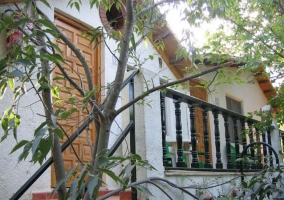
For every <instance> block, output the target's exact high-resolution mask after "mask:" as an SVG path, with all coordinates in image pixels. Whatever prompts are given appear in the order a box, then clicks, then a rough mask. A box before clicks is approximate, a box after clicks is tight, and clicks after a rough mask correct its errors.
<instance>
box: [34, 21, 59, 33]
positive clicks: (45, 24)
mask: <svg viewBox="0 0 284 200" xmlns="http://www.w3.org/2000/svg"><path fill="white" fill-rule="evenodd" d="M37 22H38V23H40V24H42V25H44V26H45V27H48V28H50V29H51V30H53V31H54V32H56V29H55V27H54V25H53V24H51V23H50V22H49V21H47V20H45V19H38V20H37Z"/></svg>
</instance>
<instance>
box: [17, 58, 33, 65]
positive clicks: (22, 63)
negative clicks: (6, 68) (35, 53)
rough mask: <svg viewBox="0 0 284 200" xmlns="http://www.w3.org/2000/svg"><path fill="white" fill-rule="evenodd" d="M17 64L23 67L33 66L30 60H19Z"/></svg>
mask: <svg viewBox="0 0 284 200" xmlns="http://www.w3.org/2000/svg"><path fill="white" fill-rule="evenodd" d="M16 63H18V64H20V65H23V66H31V65H33V63H32V62H31V61H29V60H26V59H19V60H17V61H16Z"/></svg>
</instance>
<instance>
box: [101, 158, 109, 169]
mask: <svg viewBox="0 0 284 200" xmlns="http://www.w3.org/2000/svg"><path fill="white" fill-rule="evenodd" d="M108 163H109V160H108V159H107V158H106V157H99V167H100V168H102V167H105V166H106V165H107V164H108Z"/></svg>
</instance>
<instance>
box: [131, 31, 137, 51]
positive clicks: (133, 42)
mask: <svg viewBox="0 0 284 200" xmlns="http://www.w3.org/2000/svg"><path fill="white" fill-rule="evenodd" d="M130 41H131V45H132V48H133V50H134V51H136V42H135V37H134V34H133V33H132V35H131V38H130Z"/></svg>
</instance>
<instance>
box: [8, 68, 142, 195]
mask: <svg viewBox="0 0 284 200" xmlns="http://www.w3.org/2000/svg"><path fill="white" fill-rule="evenodd" d="M138 72H139V70H138V69H135V70H134V71H133V72H132V73H131V75H130V76H128V77H127V78H126V79H125V80H124V82H123V83H122V85H121V88H120V91H121V90H123V89H124V88H125V86H126V85H127V84H129V83H130V82H131V81H132V80H133V78H134V77H135V76H136V75H137V74H138ZM100 109H101V110H102V109H103V107H101V108H100ZM93 119H94V117H93V116H90V117H89V118H88V119H87V120H86V121H85V122H84V124H83V125H81V126H80V127H79V128H78V129H77V131H75V132H74V133H73V134H72V136H70V137H69V139H68V140H67V141H66V142H64V144H63V145H62V146H61V152H63V151H64V150H65V149H66V148H67V147H68V146H70V144H71V143H72V142H73V141H74V140H75V139H76V138H77V137H78V136H79V135H80V134H81V133H82V132H83V130H84V129H85V128H86V127H87V126H88V125H89V124H90V123H91V122H92V121H93ZM129 125H131V127H130V128H129ZM129 125H128V127H126V128H128V129H129V130H131V128H133V127H134V124H133V121H132V123H131V122H130V124H129ZM123 134H127V133H125V131H123ZM121 135H122V134H121ZM125 137H126V136H125ZM122 141H123V140H121V141H120V144H121V142H122ZM120 144H117V143H115V144H114V145H118V146H119V145H120ZM118 146H117V147H118ZM117 147H116V149H117ZM111 149H114V148H113V147H112V148H111ZM116 149H115V150H116ZM113 153H114V152H113ZM110 156H111V155H110ZM52 163H53V158H52V157H50V158H49V159H48V160H47V161H45V163H44V164H43V165H41V167H40V168H39V169H38V170H37V171H36V172H35V173H34V174H33V175H32V176H31V177H30V178H29V179H28V180H27V181H26V182H25V183H24V184H23V185H22V187H21V188H20V189H19V190H18V191H17V192H16V193H15V194H14V195H13V196H12V197H11V198H10V200H17V199H19V198H20V197H21V196H22V195H23V194H24V193H25V192H26V191H27V190H28V189H29V188H30V187H31V186H32V184H33V183H34V182H35V181H36V180H37V179H38V178H39V177H40V176H41V175H42V174H43V173H44V172H45V170H47V168H48V167H50V165H51V164H52Z"/></svg>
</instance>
